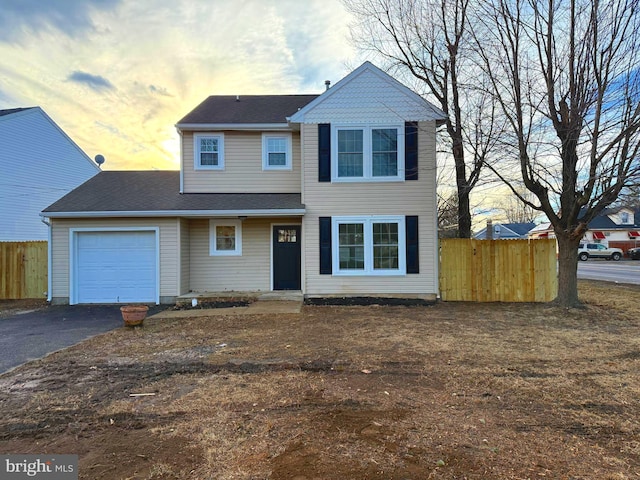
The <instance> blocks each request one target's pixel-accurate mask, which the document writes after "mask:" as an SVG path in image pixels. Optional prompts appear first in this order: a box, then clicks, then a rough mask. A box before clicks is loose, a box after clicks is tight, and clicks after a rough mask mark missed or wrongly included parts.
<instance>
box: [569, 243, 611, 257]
mask: <svg viewBox="0 0 640 480" xmlns="http://www.w3.org/2000/svg"><path fill="white" fill-rule="evenodd" d="M578 258H579V259H580V260H582V261H586V260H589V259H590V258H606V259H607V260H616V261H618V260H620V259H621V258H622V250H620V249H619V248H609V247H607V246H606V245H603V244H601V243H581V244H580V246H579V247H578Z"/></svg>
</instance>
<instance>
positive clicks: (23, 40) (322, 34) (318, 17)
mask: <svg viewBox="0 0 640 480" xmlns="http://www.w3.org/2000/svg"><path fill="white" fill-rule="evenodd" d="M7 3H8V5H7ZM347 25H348V17H347V14H346V12H345V11H344V9H343V7H342V6H341V4H340V3H339V1H338V0H322V1H319V0H305V1H292V0H274V1H268V0H246V1H231V0H217V1H211V0H202V1H183V2H179V1H173V2H168V1H165V0H148V1H145V2H132V1H130V0H122V1H117V0H91V1H86V0H51V1H49V2H41V1H37V0H8V2H7V0H5V2H3V9H2V10H1V11H0V58H1V59H2V60H0V108H14V107H25V106H35V105H39V106H41V107H42V108H43V109H44V110H45V111H46V112H47V113H48V114H49V115H50V116H51V117H52V118H53V119H54V120H55V121H56V122H57V123H58V124H59V125H60V126H61V127H62V128H63V129H64V130H65V131H66V132H67V133H68V134H69V135H70V136H71V137H72V138H73V139H74V140H75V141H76V142H77V143H78V144H79V145H80V146H81V147H82V148H83V149H84V150H85V151H86V153H87V154H88V155H89V156H91V157H93V156H95V155H96V154H98V153H101V154H103V155H104V156H105V157H106V159H107V162H106V164H105V166H104V168H105V169H152V168H155V169H169V168H171V169H173V168H177V167H178V163H177V158H178V145H179V142H178V136H177V133H176V131H175V127H174V124H175V123H176V122H177V121H178V120H179V119H180V118H181V117H182V116H184V115H185V114H186V113H188V111H190V110H191V109H192V108H193V107H194V106H196V105H197V104H198V103H199V102H200V101H202V100H203V99H204V98H205V97H206V96H208V95H212V94H261V93H262V94H266V93H270V94H278V93H320V92H321V91H322V90H323V89H324V80H325V79H330V80H332V81H334V82H335V81H337V80H339V79H340V78H341V77H343V76H344V75H345V74H346V73H347V72H348V70H349V67H353V66H354V65H353V57H354V53H353V50H352V48H351V47H350V45H349V44H348V40H347V37H348V28H347Z"/></svg>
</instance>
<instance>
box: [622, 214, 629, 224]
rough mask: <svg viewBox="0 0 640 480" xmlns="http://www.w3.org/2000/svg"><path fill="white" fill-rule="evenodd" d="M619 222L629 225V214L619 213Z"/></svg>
mask: <svg viewBox="0 0 640 480" xmlns="http://www.w3.org/2000/svg"><path fill="white" fill-rule="evenodd" d="M620 220H621V221H622V223H629V212H620Z"/></svg>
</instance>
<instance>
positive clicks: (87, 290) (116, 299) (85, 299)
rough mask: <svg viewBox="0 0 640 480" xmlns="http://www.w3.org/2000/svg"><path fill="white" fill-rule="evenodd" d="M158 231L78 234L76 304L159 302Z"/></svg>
mask: <svg viewBox="0 0 640 480" xmlns="http://www.w3.org/2000/svg"><path fill="white" fill-rule="evenodd" d="M156 262H157V254H156V232H155V231H126V232H77V233H76V241H75V278H74V286H75V292H76V294H75V299H76V303H132V302H154V303H155V302H156V300H157V291H156V290H157V278H156V276H157V267H156Z"/></svg>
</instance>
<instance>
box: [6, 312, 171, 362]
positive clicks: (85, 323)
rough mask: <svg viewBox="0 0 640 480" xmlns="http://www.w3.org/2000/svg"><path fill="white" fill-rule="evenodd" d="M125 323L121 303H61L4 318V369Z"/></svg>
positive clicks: (151, 313) (150, 313)
mask: <svg viewBox="0 0 640 480" xmlns="http://www.w3.org/2000/svg"><path fill="white" fill-rule="evenodd" d="M164 308H166V307H163V306H153V307H151V308H149V315H153V314H154V313H157V312H159V311H161V310H163V309H164ZM122 326H123V321H122V315H121V314H120V306H119V305H73V306H71V305H58V306H49V307H46V308H43V309H39V310H35V311H31V312H27V313H20V314H17V315H13V316H10V317H6V318H0V373H4V372H6V371H7V370H10V369H11V368H13V367H17V366H18V365H22V364H23V363H26V362H28V361H30V360H35V359H38V358H41V357H44V356H45V355H47V354H48V353H51V352H55V351H56V350H60V349H61V348H65V347H69V346H71V345H75V344H76V343H79V342H81V341H83V340H86V339H87V338H89V337H92V336H94V335H97V334H99V333H104V332H108V331H109V330H113V329H115V328H119V327H122Z"/></svg>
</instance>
